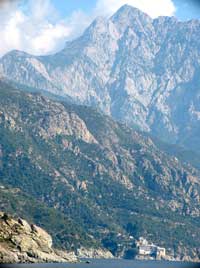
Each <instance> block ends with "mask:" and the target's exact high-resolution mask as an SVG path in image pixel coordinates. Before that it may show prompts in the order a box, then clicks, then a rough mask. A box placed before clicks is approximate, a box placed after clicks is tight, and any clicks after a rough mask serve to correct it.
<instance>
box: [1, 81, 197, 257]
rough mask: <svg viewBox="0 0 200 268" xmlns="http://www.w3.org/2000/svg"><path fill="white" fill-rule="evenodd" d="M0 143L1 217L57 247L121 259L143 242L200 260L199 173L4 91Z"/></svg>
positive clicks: (58, 108) (110, 131)
mask: <svg viewBox="0 0 200 268" xmlns="http://www.w3.org/2000/svg"><path fill="white" fill-rule="evenodd" d="M0 137H1V139H0V184H1V187H0V191H1V194H0V204H1V205H0V209H1V210H3V211H7V212H12V213H15V214H17V216H20V217H24V218H25V219H30V220H31V221H33V222H34V223H35V224H38V225H39V226H42V227H43V228H45V229H46V230H47V231H48V232H49V233H50V234H51V235H52V236H53V239H54V243H55V244H56V245H58V246H59V247H61V248H67V249H77V248H80V247H81V246H83V247H88V248H89V247H90V248H91V247H92V248H98V247H100V246H104V247H106V248H107V249H109V250H111V251H112V253H113V254H115V255H119V256H123V252H124V250H125V251H126V250H127V249H128V248H130V247H132V246H133V244H134V239H136V238H138V237H139V236H145V237H147V238H148V239H149V240H150V241H152V242H155V243H158V244H159V245H161V246H162V245H163V246H165V247H166V248H167V250H168V253H170V254H171V255H173V256H174V255H175V256H177V255H178V256H179V257H180V258H181V256H183V255H189V256H191V257H198V249H199V244H200V243H199V242H200V241H199V235H198V234H199V231H200V227H199V226H200V225H199V214H200V206H199V197H200V180H199V176H200V175H199V171H198V170H196V169H195V168H192V167H191V166H187V165H183V164H181V162H179V161H178V160H177V159H176V158H173V157H169V156H168V155H167V154H165V153H163V152H162V151H161V150H160V149H159V148H158V147H157V146H156V145H155V144H154V142H153V141H152V140H151V139H150V138H149V137H147V136H144V135H142V134H141V133H139V132H137V131H133V130H131V129H129V128H127V127H126V126H125V125H122V124H119V123H117V122H115V121H113V120H112V119H111V118H110V117H107V116H105V115H102V114H100V113H99V112H97V111H96V110H92V109H91V108H89V107H87V106H78V105H72V104H69V103H65V102H58V101H53V100H51V99H49V98H47V97H44V96H42V95H39V94H31V93H24V92H22V91H19V90H15V89H13V88H11V87H10V86H9V85H8V84H6V83H4V82H1V84H0ZM130 226H132V227H131V228H130ZM119 234H120V235H119ZM130 236H133V237H134V239H132V238H130ZM191 237H192V239H191ZM119 241H120V243H121V246H120V247H119V246H118V244H119Z"/></svg>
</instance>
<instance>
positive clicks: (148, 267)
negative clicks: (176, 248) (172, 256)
mask: <svg viewBox="0 0 200 268" xmlns="http://www.w3.org/2000/svg"><path fill="white" fill-rule="evenodd" d="M0 267H3V268H15V267H16V268H90V267H91V268H200V264H199V265H198V264H191V263H178V262H159V261H126V260H91V262H90V263H89V264H86V263H78V264H29V265H27V264H21V265H4V266H0Z"/></svg>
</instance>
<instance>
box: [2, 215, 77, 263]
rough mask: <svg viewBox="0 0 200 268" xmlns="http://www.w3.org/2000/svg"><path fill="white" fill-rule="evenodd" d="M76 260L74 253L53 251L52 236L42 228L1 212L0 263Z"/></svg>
mask: <svg viewBox="0 0 200 268" xmlns="http://www.w3.org/2000/svg"><path fill="white" fill-rule="evenodd" d="M76 260H77V259H76V257H75V255H74V254H73V253H67V252H63V251H59V250H55V249H53V248H52V238H51V236H50V235H49V234H48V233H47V232H46V231H44V230H43V229H41V228H40V227H38V226H36V225H30V224H29V223H28V222H26V221H25V220H23V219H21V218H19V219H14V218H12V217H11V216H9V215H7V214H6V213H3V212H0V263H23V262H31V263H37V262H75V261H76Z"/></svg>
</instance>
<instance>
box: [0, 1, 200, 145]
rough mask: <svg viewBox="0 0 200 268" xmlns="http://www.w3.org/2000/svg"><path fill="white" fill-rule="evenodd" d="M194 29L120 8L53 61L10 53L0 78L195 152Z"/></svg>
mask: <svg viewBox="0 0 200 268" xmlns="http://www.w3.org/2000/svg"><path fill="white" fill-rule="evenodd" d="M199 36H200V21H198V20H191V21H186V22H180V21H178V20H177V19H176V18H174V17H172V18H171V17H159V18H157V19H155V20H152V19H151V18H150V17H149V16H148V15H146V14H144V13H143V12H141V11H139V10H138V9H135V8H132V7H130V6H128V5H125V6H123V7H122V8H121V9H120V10H119V11H118V12H117V13H116V14H114V15H113V16H112V17H111V18H109V19H105V18H98V19H96V20H95V21H94V22H93V23H92V24H91V25H90V26H89V27H88V29H86V31H85V32H84V34H83V35H82V36H81V37H79V38H78V39H76V40H74V41H72V42H67V44H66V47H65V48H64V49H63V50H62V51H61V52H59V53H57V54H55V55H50V56H44V57H35V56H33V55H29V54H27V53H24V52H20V51H12V52H10V53H8V54H7V55H5V56H4V57H3V58H2V59H1V60H0V71H1V73H2V74H3V76H4V77H5V78H6V77H7V79H9V80H10V79H11V80H12V81H14V82H17V83H19V84H20V85H24V86H29V87H33V88H37V89H39V90H40V89H43V90H47V91H49V92H52V93H55V94H58V95H61V96H70V97H71V98H72V99H73V100H74V101H78V102H80V103H83V104H87V105H92V106H93V105H95V106H98V107H99V108H100V109H101V110H103V111H104V112H106V113H107V114H109V115H112V116H113V117H114V118H116V119H118V120H122V121H125V122H127V123H128V124H130V125H135V124H136V125H137V126H139V127H140V128H141V129H142V130H145V131H150V132H152V133H153V134H154V135H157V136H159V137H160V138H163V139H165V140H167V141H170V142H172V143H178V144H181V145H184V146H186V147H188V148H189V149H191V148H192V149H194V150H199V149H200V140H199V138H198V137H197V134H196V133H198V132H199V119H200V108H199V102H198V99H199V86H198V85H199V63H200V60H199V59H200V50H199V46H200V41H199V40H200V38H199Z"/></svg>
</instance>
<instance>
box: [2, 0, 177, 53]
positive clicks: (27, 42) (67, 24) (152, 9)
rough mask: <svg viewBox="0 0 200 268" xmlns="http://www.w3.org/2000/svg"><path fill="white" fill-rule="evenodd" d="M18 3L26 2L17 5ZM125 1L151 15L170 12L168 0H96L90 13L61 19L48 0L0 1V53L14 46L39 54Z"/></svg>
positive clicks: (170, 3) (170, 2)
mask: <svg viewBox="0 0 200 268" xmlns="http://www.w3.org/2000/svg"><path fill="white" fill-rule="evenodd" d="M20 3H26V5H25V6H24V5H23V8H22V6H20ZM124 4H129V5H132V6H135V7H137V8H139V9H141V10H143V11H144V12H146V13H148V14H149V15H150V16H152V17H157V16H160V15H167V16H171V15H173V14H174V12H175V7H174V5H173V3H172V1H171V0H97V4H96V7H95V8H94V10H93V11H92V12H91V13H90V14H85V13H84V12H82V11H80V10H77V11H75V12H73V13H72V14H71V16H69V17H67V18H65V19H63V18H62V19H61V18H60V17H59V15H58V13H57V10H55V8H54V6H53V5H52V4H51V0H25V1H17V0H8V1H6V0H4V1H0V20H1V23H0V36H1V43H0V55H3V54H5V53H6V52H8V51H10V50H12V49H17V50H23V51H26V52H28V53H31V54H35V55H40V54H47V53H52V52H55V51H56V50H59V49H61V48H62V47H63V46H64V44H65V42H66V40H69V39H72V38H74V37H76V36H78V35H80V34H81V33H82V31H83V30H84V29H85V28H86V27H87V26H88V25H89V24H90V23H91V21H92V20H93V19H94V18H95V16H97V15H98V16H99V15H102V16H107V15H111V14H113V13H114V12H115V11H116V10H117V9H118V8H120V7H121V6H122V5H124Z"/></svg>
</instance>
